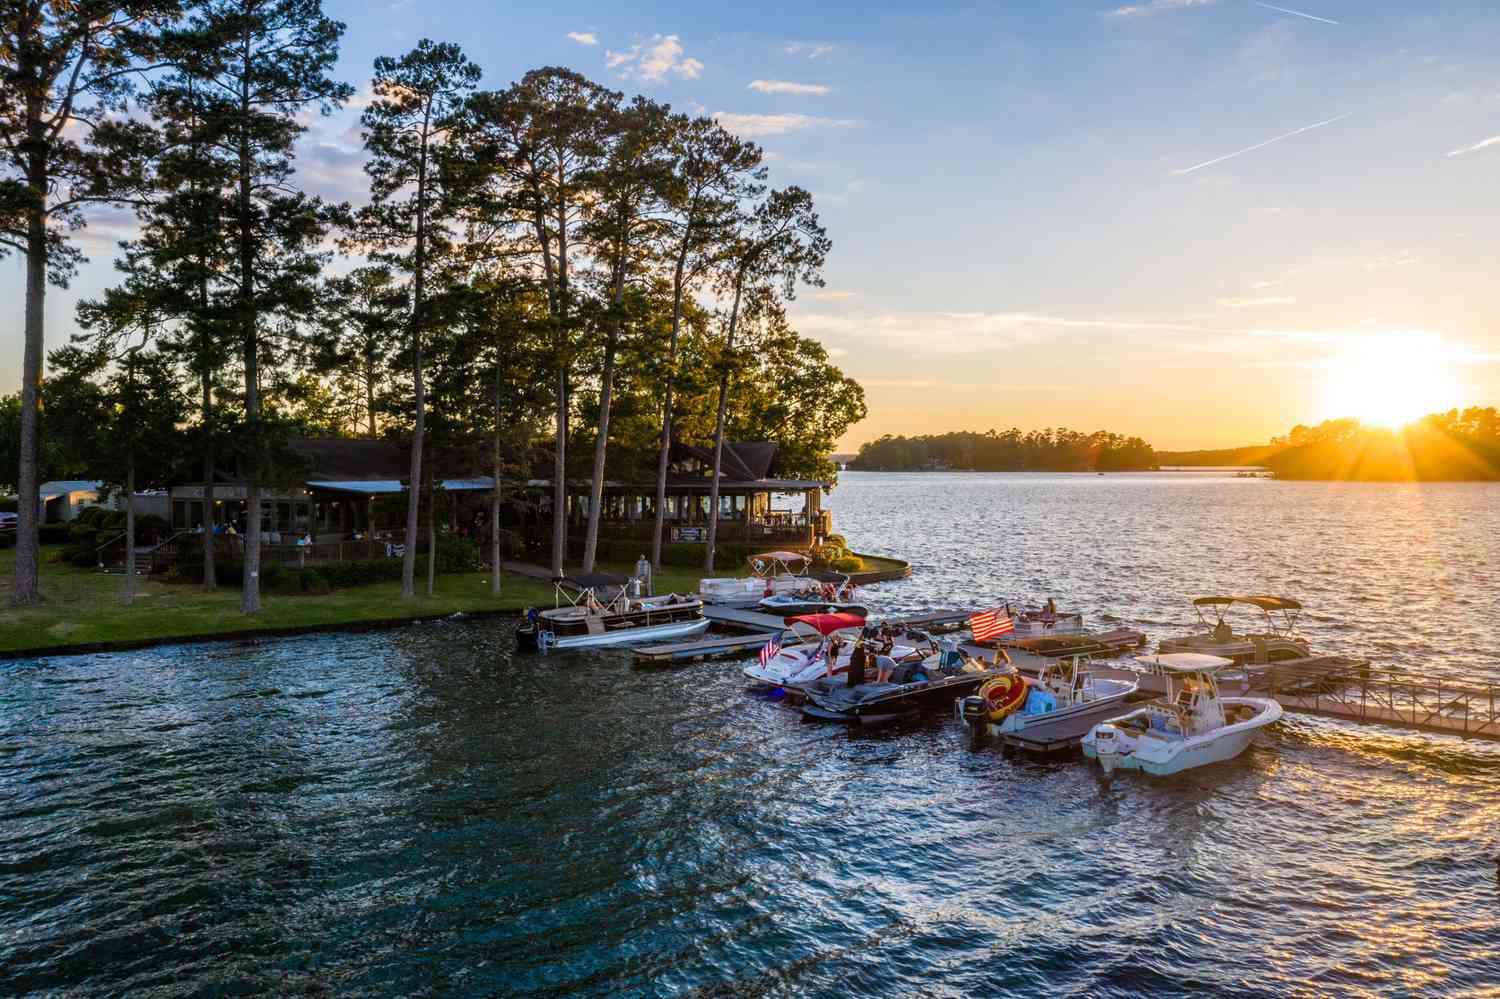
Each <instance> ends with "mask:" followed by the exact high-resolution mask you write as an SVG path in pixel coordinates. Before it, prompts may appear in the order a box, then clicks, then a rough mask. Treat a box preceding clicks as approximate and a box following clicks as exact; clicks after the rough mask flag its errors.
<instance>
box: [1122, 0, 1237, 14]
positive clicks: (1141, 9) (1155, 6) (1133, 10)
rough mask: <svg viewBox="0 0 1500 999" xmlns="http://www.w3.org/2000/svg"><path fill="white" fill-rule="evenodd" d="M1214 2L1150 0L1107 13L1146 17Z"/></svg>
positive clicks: (1129, 4)
mask: <svg viewBox="0 0 1500 999" xmlns="http://www.w3.org/2000/svg"><path fill="white" fill-rule="evenodd" d="M1214 2H1215V0H1151V2H1150V3H1128V4H1126V5H1125V6H1123V7H1116V8H1115V9H1114V10H1111V11H1107V13H1108V14H1109V16H1110V17H1148V16H1150V15H1152V14H1165V13H1167V12H1168V11H1173V10H1187V9H1188V8H1189V7H1208V6H1211V5H1212V4H1213V3H1214Z"/></svg>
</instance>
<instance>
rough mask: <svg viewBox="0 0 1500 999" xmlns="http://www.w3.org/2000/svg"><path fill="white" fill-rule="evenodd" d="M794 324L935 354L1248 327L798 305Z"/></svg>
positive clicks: (859, 344) (846, 340) (856, 342)
mask: <svg viewBox="0 0 1500 999" xmlns="http://www.w3.org/2000/svg"><path fill="white" fill-rule="evenodd" d="M792 325H793V326H794V327H796V329H797V330H799V331H800V332H802V333H804V334H808V335H812V336H817V337H819V338H824V339H826V342H831V343H834V344H836V345H840V346H844V345H848V346H852V347H855V348H857V349H858V350H859V351H861V352H864V351H867V350H868V349H869V348H870V347H871V346H872V345H879V346H882V347H893V348H899V349H901V350H904V351H909V350H910V349H911V345H912V344H914V343H920V344H921V345H922V349H923V350H924V351H925V352H927V353H929V354H932V355H936V356H945V357H955V356H966V355H974V354H989V353H992V352H993V351H994V350H995V349H996V348H997V346H1004V345H1007V344H1024V343H1032V342H1036V341H1040V340H1046V339H1048V338H1051V337H1053V336H1056V335H1057V334H1058V333H1059V332H1061V331H1069V330H1071V331H1096V332H1098V333H1101V334H1105V335H1108V334H1130V333H1163V332H1164V333H1186V334H1200V335H1224V334H1229V335H1235V336H1239V335H1243V334H1244V331H1241V330H1233V329H1225V328H1222V327H1213V326H1201V325H1197V324H1192V323H1180V322H1174V321H1171V320H1159V319H1119V318H1109V317H1104V318H1095V317H1078V316H1059V315H1050V314H1045V313H1035V312H895V313H876V314H868V313H842V312H841V313H831V312H802V311H800V310H799V311H798V312H797V313H796V314H795V315H794V316H793V319H792Z"/></svg>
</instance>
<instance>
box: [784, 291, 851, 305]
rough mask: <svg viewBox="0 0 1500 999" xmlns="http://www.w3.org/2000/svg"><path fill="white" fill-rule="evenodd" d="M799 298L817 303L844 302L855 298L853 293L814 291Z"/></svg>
mask: <svg viewBox="0 0 1500 999" xmlns="http://www.w3.org/2000/svg"><path fill="white" fill-rule="evenodd" d="M798 297H799V298H806V299H811V300H813V301H815V302H842V301H844V300H845V299H850V298H853V297H854V292H852V291H812V292H807V293H805V294H803V295H800V296H798Z"/></svg>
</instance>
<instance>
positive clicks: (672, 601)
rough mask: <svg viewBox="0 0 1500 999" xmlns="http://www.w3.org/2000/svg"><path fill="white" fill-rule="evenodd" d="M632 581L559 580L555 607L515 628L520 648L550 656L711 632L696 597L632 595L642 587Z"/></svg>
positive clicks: (601, 577) (597, 576)
mask: <svg viewBox="0 0 1500 999" xmlns="http://www.w3.org/2000/svg"><path fill="white" fill-rule="evenodd" d="M630 582H631V581H630V580H627V579H626V578H625V577H623V576H611V575H608V574H606V573H593V574H589V575H580V576H559V577H558V578H556V579H554V580H553V581H552V584H553V590H554V592H555V594H556V606H555V607H554V608H553V609H552V610H544V611H538V610H535V609H533V610H530V611H527V612H526V623H525V624H523V625H521V627H519V628H517V629H516V647H517V648H518V649H521V650H523V651H542V652H546V651H547V650H548V649H576V648H584V647H587V646H595V645H626V644H629V643H631V642H640V641H645V640H646V639H660V638H683V637H686V636H688V635H697V634H700V633H701V632H703V631H706V630H707V629H708V623H709V622H708V619H707V618H705V617H704V616H703V601H701V600H699V599H698V598H697V597H690V596H679V595H678V594H675V593H668V594H665V595H663V596H659V597H637V596H632V595H631V593H630V590H631V589H632V588H634V589H637V590H638V589H639V587H630V586H629V585H628V584H629V583H630ZM611 589H613V592H611Z"/></svg>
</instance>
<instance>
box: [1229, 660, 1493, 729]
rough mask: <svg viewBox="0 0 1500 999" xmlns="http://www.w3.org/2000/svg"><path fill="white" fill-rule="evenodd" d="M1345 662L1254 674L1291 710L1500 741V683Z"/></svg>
mask: <svg viewBox="0 0 1500 999" xmlns="http://www.w3.org/2000/svg"><path fill="white" fill-rule="evenodd" d="M1343 662H1344V663H1346V664H1347V666H1345V667H1343V668H1338V667H1335V668H1329V667H1328V666H1326V665H1323V666H1319V665H1316V664H1309V663H1303V664H1298V663H1296V662H1293V663H1288V664H1271V665H1268V666H1265V667H1261V668H1259V669H1257V670H1256V671H1255V672H1254V673H1252V677H1253V688H1254V690H1255V692H1257V693H1261V692H1264V693H1266V694H1269V695H1270V696H1271V697H1274V698H1275V699H1276V700H1277V701H1279V702H1280V703H1281V706H1282V707H1284V708H1287V709H1288V710H1292V711H1303V712H1307V713H1309V714H1317V715H1324V716H1327V717H1330V718H1346V719H1351V720H1353V721H1359V722H1368V723H1373V724H1384V725H1392V726H1396V727H1399V728H1413V729H1420V730H1422V731H1426V732H1441V733H1444V734H1448V735H1460V736H1463V737H1465V738H1482V739H1497V740H1500V684H1497V683H1494V682H1488V681H1487V682H1483V683H1464V682H1460V681H1458V680H1456V679H1454V678H1452V677H1443V676H1434V675H1424V674H1420V673H1409V672H1399V671H1397V670H1392V669H1380V668H1372V667H1371V666H1369V665H1368V664H1367V663H1363V662H1359V661H1356V660H1343Z"/></svg>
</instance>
